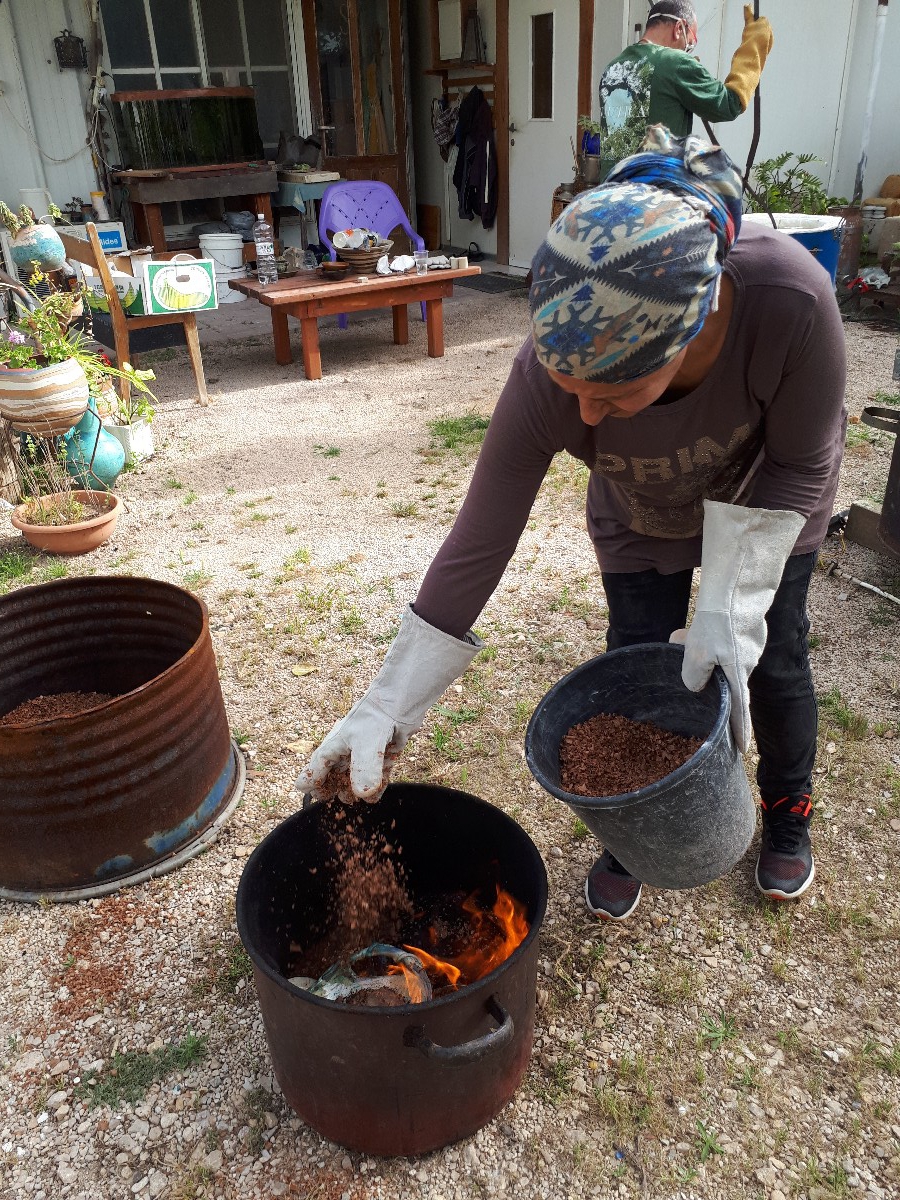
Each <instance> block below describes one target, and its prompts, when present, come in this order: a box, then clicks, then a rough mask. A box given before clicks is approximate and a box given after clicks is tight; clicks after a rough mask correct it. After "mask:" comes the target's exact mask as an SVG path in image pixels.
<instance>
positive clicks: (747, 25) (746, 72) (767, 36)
mask: <svg viewBox="0 0 900 1200" xmlns="http://www.w3.org/2000/svg"><path fill="white" fill-rule="evenodd" d="M774 40H775V39H774V37H773V36H772V26H771V25H770V24H769V22H768V20H767V19H766V18H765V17H754V16H753V9H752V8H751V7H750V5H749V4H745V5H744V35H743V37H742V39H741V44H740V45H739V46H738V48H737V50H735V52H734V57H733V58H732V60H731V70H730V71H729V73H728V78H727V79H726V80H725V86H726V87H727V88H728V89H729V90H730V91H732V92H734V94H735V95H736V96H737V98H738V99H739V100H740V102H741V108H742V109H746V107H747V105H748V104H749V103H750V98H751V97H752V95H753V93H754V92H755V91H756V86H757V84H758V83H759V77H760V75H762V69H763V67H764V66H765V65H766V58H767V57H768V54H769V51H770V50H771V49H772V43H773V42H774Z"/></svg>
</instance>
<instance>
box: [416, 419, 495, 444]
mask: <svg viewBox="0 0 900 1200" xmlns="http://www.w3.org/2000/svg"><path fill="white" fill-rule="evenodd" d="M489 424H490V417H482V416H480V415H479V414H478V413H474V412H469V413H466V414H465V415H464V416H462V417H439V418H437V419H436V420H434V421H429V422H428V432H429V433H430V434H431V436H432V439H433V441H432V446H435V447H439V448H440V449H443V450H456V451H457V453H461V452H462V451H463V450H467V449H470V448H471V447H472V446H480V445H481V443H482V442H483V441H484V435H485V433H486V432H487V427H488V425H489Z"/></svg>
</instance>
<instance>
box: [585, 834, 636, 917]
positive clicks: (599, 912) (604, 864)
mask: <svg viewBox="0 0 900 1200" xmlns="http://www.w3.org/2000/svg"><path fill="white" fill-rule="evenodd" d="M584 898H585V900H586V901H587V906H588V908H589V909H590V910H591V912H592V913H593V914H594V916H595V917H599V918H600V919H601V921H624V920H625V918H626V917H630V916H631V914H632V913H633V912H634V910H635V909H636V908H637V906H638V901H639V900H640V898H641V881H640V880H639V879H635V877H634V876H633V875H629V873H628V872H627V871H626V870H625V868H624V867H623V866H622V864H621V863H620V862H619V860H618V859H617V858H613V856H612V855H611V854H610V852H609V851H608V850H604V851H603V853H602V854H601V855H600V857H599V858H598V859H597V861H596V862H595V863H594V865H593V866H592V867H591V871H590V874H589V875H588V877H587V879H586V880H585V881H584Z"/></svg>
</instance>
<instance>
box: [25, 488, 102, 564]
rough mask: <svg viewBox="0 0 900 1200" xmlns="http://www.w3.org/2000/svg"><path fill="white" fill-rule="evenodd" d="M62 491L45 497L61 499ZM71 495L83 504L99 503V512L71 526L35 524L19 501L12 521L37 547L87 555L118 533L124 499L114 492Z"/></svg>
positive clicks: (57, 551) (50, 552) (63, 552)
mask: <svg viewBox="0 0 900 1200" xmlns="http://www.w3.org/2000/svg"><path fill="white" fill-rule="evenodd" d="M64 495H65V493H63V492H56V493H54V494H53V495H50V496H45V497H43V499H45V500H55V499H57V498H62V497H63V496H64ZM71 495H72V496H73V497H74V498H75V499H76V500H80V501H81V503H82V504H98V505H99V506H100V514H99V516H96V517H88V518H86V519H85V520H84V521H75V522H73V524H71V525H32V524H30V522H29V521H27V520H26V518H25V509H26V506H25V505H24V504H19V505H18V506H17V507H16V508H14V509H13V511H12V513H11V514H10V520H11V521H12V523H13V525H15V527H16V529H18V530H20V531H21V533H22V536H23V537H24V538H25V540H26V541H27V542H30V543H31V545H32V546H35V547H36V548H37V549H38V550H46V551H47V552H48V553H49V554H87V552H88V551H89V550H96V548H97V547H98V546H102V545H103V543H104V542H108V541H109V539H110V538H111V537H112V535H113V533H114V532H115V528H116V522H117V521H118V519H119V512H120V510H121V508H122V501H121V500H120V499H119V497H118V496H114V495H113V494H112V492H90V491H76V492H72V493H71Z"/></svg>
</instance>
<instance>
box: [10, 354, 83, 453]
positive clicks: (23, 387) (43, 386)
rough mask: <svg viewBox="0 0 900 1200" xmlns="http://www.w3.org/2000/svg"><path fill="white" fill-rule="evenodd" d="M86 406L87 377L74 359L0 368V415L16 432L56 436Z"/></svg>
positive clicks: (35, 435) (80, 416) (81, 415)
mask: <svg viewBox="0 0 900 1200" xmlns="http://www.w3.org/2000/svg"><path fill="white" fill-rule="evenodd" d="M87 406H88V381H87V376H86V375H85V373H84V370H83V368H82V366H81V364H80V363H78V362H76V361H75V359H74V358H67V359H66V361H65V362H61V363H52V364H51V365H50V366H49V367H38V368H37V370H32V371H0V414H2V415H3V416H4V417H5V418H6V420H7V421H9V423H10V425H12V427H13V429H15V430H16V432H17V433H30V434H31V435H32V437H59V436H60V435H61V434H64V433H66V432H67V431H68V430H70V429H71V428H72V426H73V425H75V424H77V423H78V421H80V420H81V418H82V417H83V416H84V414H85V413H86V412H87Z"/></svg>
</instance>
